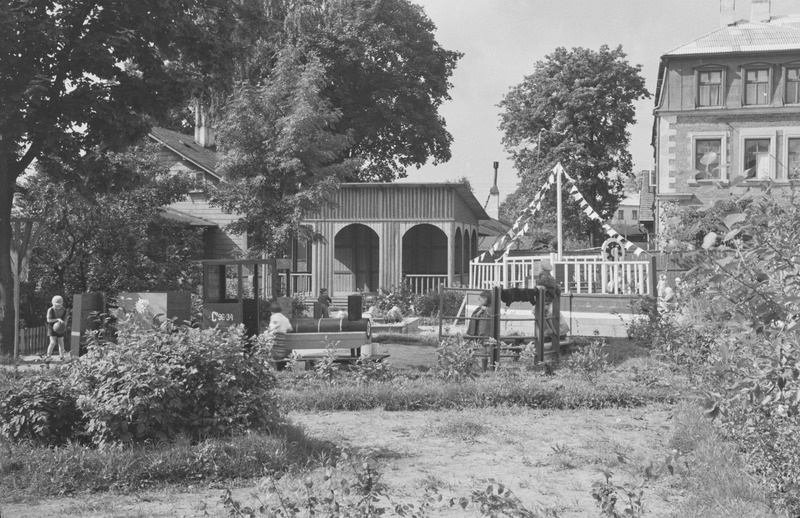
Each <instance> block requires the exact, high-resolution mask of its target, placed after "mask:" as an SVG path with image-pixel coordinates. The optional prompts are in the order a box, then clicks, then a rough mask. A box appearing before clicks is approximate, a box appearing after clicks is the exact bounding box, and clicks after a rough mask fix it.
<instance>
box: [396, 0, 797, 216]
mask: <svg viewBox="0 0 800 518" xmlns="http://www.w3.org/2000/svg"><path fill="white" fill-rule="evenodd" d="M413 1H414V2H415V3H417V4H419V5H421V6H422V7H423V8H424V9H425V12H426V14H427V15H428V18H430V19H431V20H432V21H433V23H434V24H435V25H436V27H437V31H436V39H437V41H438V42H439V43H440V44H441V45H442V47H444V48H446V49H448V50H457V51H460V52H463V53H464V57H463V58H462V59H461V60H460V61H459V63H458V65H457V67H456V70H455V72H454V74H453V77H452V84H453V87H452V89H451V90H450V95H451V97H452V100H451V101H446V102H445V103H444V104H443V105H442V107H441V108H440V113H441V115H442V116H443V117H444V118H445V121H446V123H447V128H448V130H449V131H450V133H451V134H452V135H453V142H452V144H451V148H450V149H451V151H452V158H451V159H450V161H449V162H447V163H445V164H439V165H438V166H434V165H432V164H427V165H425V166H423V167H422V168H420V169H413V168H412V169H410V170H409V174H408V178H407V179H404V180H401V181H408V182H440V181H448V180H457V179H459V178H462V177H467V178H468V179H469V181H470V183H471V184H472V187H473V189H474V191H475V196H476V197H477V198H478V201H480V202H481V203H482V204H483V203H484V202H485V201H486V199H487V197H488V195H489V189H490V188H491V186H492V180H493V175H494V170H493V168H492V163H493V162H495V161H497V162H499V163H500V166H499V170H498V182H497V183H498V187H499V189H500V199H501V201H502V200H503V198H504V197H505V196H507V195H508V194H510V193H511V192H513V191H514V190H516V188H517V171H516V170H515V169H514V167H513V162H512V161H511V160H510V159H509V155H508V154H507V153H506V152H505V151H504V150H503V146H502V142H501V139H502V132H501V131H500V130H499V129H498V126H499V125H500V117H499V114H500V108H498V106H497V105H498V104H499V103H500V101H501V100H502V99H503V96H504V95H505V94H506V93H507V92H508V91H509V89H510V88H511V87H513V86H515V85H518V84H520V83H521V82H522V81H523V79H524V78H525V76H526V75H530V74H531V73H533V70H534V64H535V63H536V62H537V61H540V60H542V59H544V57H545V56H546V55H548V54H550V53H552V51H553V50H554V49H555V48H557V47H566V48H573V47H586V48H590V49H594V50H597V49H599V48H600V46H601V45H604V44H607V45H609V46H610V47H616V46H617V45H622V48H623V50H624V51H625V52H626V53H627V54H628V62H629V63H631V64H633V65H638V64H641V65H642V74H643V75H644V78H645V81H646V85H647V89H648V90H649V91H650V93H651V94H653V93H655V85H656V78H657V75H658V65H659V62H660V59H661V56H662V55H663V54H665V53H667V52H669V51H670V50H672V49H674V48H675V47H678V46H679V45H682V44H684V43H687V42H689V41H691V40H694V39H695V38H698V37H700V36H702V35H704V34H707V33H709V32H711V31H713V30H715V29H718V28H719V27H720V26H721V23H720V11H719V6H720V0H413ZM795 13H798V14H800V0H772V14H773V16H776V15H782V14H795ZM736 14H737V19H746V18H749V16H750V1H749V0H736ZM653 103H654V101H653V98H652V97H651V98H650V99H646V100H644V101H640V102H638V103H636V120H637V122H636V124H635V125H634V126H632V127H630V128H629V130H630V133H631V144H630V151H631V154H632V155H633V165H634V171H639V170H642V169H650V168H652V165H653V150H652V148H651V147H650V136H651V132H652V125H653V115H652V113H653V106H654V104H653Z"/></svg>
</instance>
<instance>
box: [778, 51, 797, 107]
mask: <svg viewBox="0 0 800 518" xmlns="http://www.w3.org/2000/svg"><path fill="white" fill-rule="evenodd" d="M790 69H795V70H797V72H798V80H797V81H796V82H797V99H798V100H797V102H789V70H790ZM781 71H782V77H781V85H782V87H783V92H782V93H783V96H782V97H783V104H784V105H789V106H798V105H800V60H798V61H790V62H788V63H782V64H781Z"/></svg>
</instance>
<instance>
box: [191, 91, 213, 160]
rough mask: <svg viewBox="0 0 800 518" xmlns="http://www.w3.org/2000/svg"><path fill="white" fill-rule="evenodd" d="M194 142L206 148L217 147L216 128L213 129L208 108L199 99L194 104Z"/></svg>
mask: <svg viewBox="0 0 800 518" xmlns="http://www.w3.org/2000/svg"><path fill="white" fill-rule="evenodd" d="M194 142H195V144H197V145H199V146H203V147H204V148H213V147H214V146H216V138H215V135H214V128H212V127H211V117H210V116H209V114H208V106H206V105H205V104H203V103H202V102H201V101H200V100H199V99H198V100H197V101H195V104H194Z"/></svg>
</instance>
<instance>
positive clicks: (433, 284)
mask: <svg viewBox="0 0 800 518" xmlns="http://www.w3.org/2000/svg"><path fill="white" fill-rule="evenodd" d="M403 280H404V281H405V282H406V283H407V284H408V285H409V286H410V287H411V291H412V292H414V293H417V294H423V293H428V292H430V291H436V290H438V289H439V285H440V284H441V285H444V286H447V285H448V282H447V275H427V274H416V273H415V274H407V275H405V276H403Z"/></svg>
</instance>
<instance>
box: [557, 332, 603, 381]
mask: <svg viewBox="0 0 800 518" xmlns="http://www.w3.org/2000/svg"><path fill="white" fill-rule="evenodd" d="M603 347H605V343H604V342H603V340H602V339H597V340H592V341H591V342H590V343H589V345H587V346H586V347H583V348H581V349H580V350H579V351H576V352H574V353H572V354H571V355H570V356H569V358H568V359H567V362H566V363H567V368H568V369H571V370H572V371H574V372H577V373H579V374H580V375H581V376H582V377H583V378H585V379H586V381H588V382H589V383H592V384H594V383H596V382H597V378H598V376H600V375H601V374H603V373H604V372H605V371H606V369H607V368H608V354H607V353H604V352H603V350H602V349H603Z"/></svg>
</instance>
